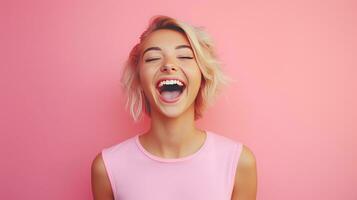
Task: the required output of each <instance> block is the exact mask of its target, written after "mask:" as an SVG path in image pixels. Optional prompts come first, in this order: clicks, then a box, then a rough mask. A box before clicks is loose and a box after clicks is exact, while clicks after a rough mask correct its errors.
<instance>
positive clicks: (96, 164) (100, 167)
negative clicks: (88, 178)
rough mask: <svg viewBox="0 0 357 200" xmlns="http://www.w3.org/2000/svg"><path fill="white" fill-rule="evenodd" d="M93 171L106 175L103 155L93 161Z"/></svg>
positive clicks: (97, 156)
mask: <svg viewBox="0 0 357 200" xmlns="http://www.w3.org/2000/svg"><path fill="white" fill-rule="evenodd" d="M91 170H92V172H96V173H100V174H103V173H106V171H105V165H104V161H103V156H102V153H98V154H97V155H96V156H95V158H94V159H93V161H92V166H91Z"/></svg>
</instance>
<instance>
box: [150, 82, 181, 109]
mask: <svg viewBox="0 0 357 200" xmlns="http://www.w3.org/2000/svg"><path fill="white" fill-rule="evenodd" d="M156 89H157V91H158V93H159V96H160V99H161V100H162V101H164V102H166V103H175V102H177V101H178V100H179V99H180V97H181V96H182V94H183V92H184V90H185V89H186V85H185V83H184V82H182V81H179V80H177V79H174V80H164V81H161V82H160V81H159V82H158V84H157V87H156Z"/></svg>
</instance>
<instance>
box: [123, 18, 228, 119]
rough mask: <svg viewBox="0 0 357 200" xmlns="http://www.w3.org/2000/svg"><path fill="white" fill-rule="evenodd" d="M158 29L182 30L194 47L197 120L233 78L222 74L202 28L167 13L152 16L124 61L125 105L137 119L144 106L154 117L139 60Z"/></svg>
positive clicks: (146, 111)
mask: <svg viewBox="0 0 357 200" xmlns="http://www.w3.org/2000/svg"><path fill="white" fill-rule="evenodd" d="M159 29H170V30H175V31H178V32H180V33H183V34H184V35H185V36H186V37H187V39H188V41H189V43H190V45H191V47H192V49H193V53H194V55H195V59H196V62H197V64H198V67H199V68H200V71H201V74H202V82H201V87H200V89H199V91H198V94H197V97H196V99H195V102H194V103H195V117H194V118H195V120H197V119H199V118H201V117H202V116H203V112H204V111H205V109H206V108H207V106H209V105H212V103H213V101H214V99H215V97H216V96H217V93H218V92H219V91H220V89H221V86H223V85H227V83H228V82H230V81H231V80H232V79H231V78H230V77H228V76H227V75H225V74H224V73H223V71H222V69H221V62H220V61H219V60H218V58H217V54H216V52H215V48H214V45H213V40H212V39H211V37H210V36H209V35H208V34H207V33H206V32H205V30H204V28H203V27H196V26H192V25H189V24H187V23H185V22H182V21H179V20H177V19H174V18H171V17H168V16H164V15H156V16H154V17H152V18H151V19H150V22H149V26H148V27H147V29H146V30H145V31H144V32H143V33H142V34H141V36H140V41H139V43H137V44H136V45H134V47H133V48H132V49H131V51H130V54H129V57H128V59H127V60H126V61H125V63H124V68H123V71H122V76H121V80H120V82H121V86H122V89H123V90H124V91H125V93H126V95H127V98H126V104H125V108H126V109H128V108H129V109H130V114H131V116H132V118H133V119H134V121H135V122H137V121H138V120H140V119H141V116H142V110H143V108H145V113H146V114H147V115H149V116H151V108H150V104H149V101H148V100H147V98H146V96H145V94H144V92H143V90H142V88H141V85H140V80H139V72H138V70H139V69H138V68H139V67H138V63H139V60H140V55H141V52H142V44H143V41H144V40H145V39H146V38H147V37H148V36H149V35H150V33H152V32H154V31H156V30H159Z"/></svg>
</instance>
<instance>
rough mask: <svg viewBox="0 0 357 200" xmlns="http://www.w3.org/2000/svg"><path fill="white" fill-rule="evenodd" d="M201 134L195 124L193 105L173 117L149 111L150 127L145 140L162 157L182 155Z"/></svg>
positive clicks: (193, 144)
mask: <svg viewBox="0 0 357 200" xmlns="http://www.w3.org/2000/svg"><path fill="white" fill-rule="evenodd" d="M200 134H201V135H200ZM202 135H203V131H201V130H199V129H197V128H196V126H195V120H194V107H193V106H191V107H190V108H189V109H188V110H186V112H184V113H182V114H181V115H180V116H179V117H175V118H169V117H167V116H165V115H162V114H160V113H158V112H155V111H154V112H152V113H151V128H150V129H149V131H148V132H147V140H148V143H151V144H152V145H153V146H154V148H155V149H152V151H154V152H157V154H160V155H164V157H178V156H179V155H183V154H185V153H187V152H186V151H188V150H189V149H190V148H192V147H193V146H195V145H196V144H197V140H198V138H201V137H202Z"/></svg>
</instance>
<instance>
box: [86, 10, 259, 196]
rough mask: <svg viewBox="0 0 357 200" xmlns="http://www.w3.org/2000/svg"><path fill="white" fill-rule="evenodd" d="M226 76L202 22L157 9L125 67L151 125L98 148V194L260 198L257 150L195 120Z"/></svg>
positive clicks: (130, 101)
mask: <svg viewBox="0 0 357 200" xmlns="http://www.w3.org/2000/svg"><path fill="white" fill-rule="evenodd" d="M228 80H229V79H228V77H226V76H225V75H224V74H223V72H222V70H221V69H220V64H219V62H218V60H217V57H216V55H215V51H214V49H213V44H212V40H211V39H210V37H209V36H208V35H207V33H206V32H205V31H204V30H203V29H202V28H200V27H195V26H191V25H189V24H187V23H184V22H181V21H179V20H176V19H173V18H170V17H167V16H155V17H154V18H153V19H152V20H151V21H150V24H149V27H148V28H147V30H146V31H145V32H144V33H143V34H142V35H141V37H140V42H139V43H138V44H137V45H135V46H134V47H133V49H132V50H131V52H130V56H129V59H128V61H127V62H126V65H125V67H124V71H123V75H122V84H123V87H124V89H125V91H126V92H127V97H128V98H127V107H128V108H129V110H130V113H131V115H132V117H133V118H134V120H135V121H138V120H139V119H140V118H141V116H142V114H143V111H144V112H145V113H146V114H147V115H148V116H149V117H150V119H151V126H150V128H149V130H147V131H146V132H145V133H142V134H137V135H135V136H133V137H131V138H129V139H127V140H125V141H122V142H120V143H118V144H116V145H113V146H110V147H108V148H104V149H103V150H102V151H101V152H100V153H99V154H98V155H97V156H96V158H95V159H94V160H93V163H92V169H91V170H92V171H91V177H92V192H93V197H94V199H95V200H113V199H115V200H228V199H234V200H255V199H256V190H257V177H256V161H255V157H254V154H253V153H252V151H251V150H250V149H249V148H248V147H246V146H245V145H243V144H242V143H240V142H237V141H235V140H233V139H230V138H228V137H225V136H222V135H220V134H218V133H214V132H212V131H209V130H201V129H198V128H197V127H196V125H195V121H196V120H197V119H199V118H201V117H202V116H203V112H204V110H205V108H206V107H207V105H210V104H211V102H212V101H213V99H214V97H215V96H216V95H217V93H218V91H219V89H220V87H221V86H222V85H223V84H225V83H227V81H228Z"/></svg>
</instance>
